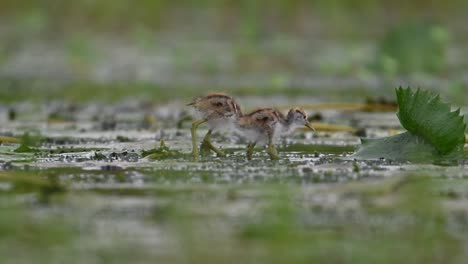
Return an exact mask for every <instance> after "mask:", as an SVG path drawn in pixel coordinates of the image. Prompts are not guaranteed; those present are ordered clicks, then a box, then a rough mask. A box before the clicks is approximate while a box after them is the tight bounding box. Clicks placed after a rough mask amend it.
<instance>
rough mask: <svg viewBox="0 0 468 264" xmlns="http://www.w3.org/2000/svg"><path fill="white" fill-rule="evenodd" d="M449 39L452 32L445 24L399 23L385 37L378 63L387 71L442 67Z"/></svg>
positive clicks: (377, 64) (436, 70)
mask: <svg viewBox="0 0 468 264" xmlns="http://www.w3.org/2000/svg"><path fill="white" fill-rule="evenodd" d="M448 42H449V33H448V31H447V30H446V29H445V28H443V27H442V26H439V25H435V24H432V23H425V22H418V23H409V24H402V25H399V26H397V27H395V28H393V29H391V30H390V31H388V32H387V34H386V35H385V36H384V37H383V39H382V40H381V42H380V44H379V50H378V54H377V59H376V67H377V68H378V69H379V70H381V71H383V72H385V73H387V74H395V73H411V72H438V71H441V70H443V69H444V67H445V63H446V52H447V48H448Z"/></svg>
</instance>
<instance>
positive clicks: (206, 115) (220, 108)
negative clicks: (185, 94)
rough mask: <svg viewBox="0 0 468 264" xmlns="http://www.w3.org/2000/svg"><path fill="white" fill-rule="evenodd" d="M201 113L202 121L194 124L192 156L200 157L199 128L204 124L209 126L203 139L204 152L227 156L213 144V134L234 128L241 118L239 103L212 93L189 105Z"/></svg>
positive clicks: (223, 95) (225, 96) (224, 95)
mask: <svg viewBox="0 0 468 264" xmlns="http://www.w3.org/2000/svg"><path fill="white" fill-rule="evenodd" d="M188 105H189V106H192V107H194V108H195V110H196V111H197V112H198V113H199V115H200V119H199V120H196V121H195V122H193V123H192V130H191V133H192V155H193V157H194V158H195V159H197V158H198V156H199V151H198V143H197V128H198V126H200V125H201V124H203V123H207V124H208V126H209V130H208V133H206V135H205V137H204V138H203V142H202V145H201V147H200V148H201V149H202V150H208V151H209V150H212V151H214V152H215V153H216V154H217V155H218V156H225V154H224V152H222V151H221V150H219V149H218V148H216V147H215V146H214V145H213V143H211V134H212V133H213V131H215V130H221V129H229V128H233V127H234V125H235V122H236V121H237V119H238V118H239V117H241V116H242V115H243V114H242V110H241V108H240V105H239V104H238V103H237V101H236V100H235V99H234V98H232V97H231V96H229V95H227V94H222V93H212V94H208V95H206V96H202V97H197V98H195V99H194V100H193V101H192V102H191V103H189V104H188Z"/></svg>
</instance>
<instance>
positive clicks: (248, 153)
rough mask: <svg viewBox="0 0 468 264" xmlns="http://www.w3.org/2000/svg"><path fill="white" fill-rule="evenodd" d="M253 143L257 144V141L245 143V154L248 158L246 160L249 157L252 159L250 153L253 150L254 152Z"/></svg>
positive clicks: (251, 153)
mask: <svg viewBox="0 0 468 264" xmlns="http://www.w3.org/2000/svg"><path fill="white" fill-rule="evenodd" d="M255 145H257V142H250V143H249V144H248V145H247V152H246V156H247V159H248V160H251V159H252V155H253V152H254V148H255Z"/></svg>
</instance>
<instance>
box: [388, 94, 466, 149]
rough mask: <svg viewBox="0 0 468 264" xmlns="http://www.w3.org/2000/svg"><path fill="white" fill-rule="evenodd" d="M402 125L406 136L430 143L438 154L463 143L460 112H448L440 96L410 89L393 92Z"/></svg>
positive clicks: (463, 124) (446, 105) (448, 108)
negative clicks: (414, 91)
mask: <svg viewBox="0 0 468 264" xmlns="http://www.w3.org/2000/svg"><path fill="white" fill-rule="evenodd" d="M396 94H397V100H398V108H399V110H398V113H397V116H398V118H399V119H400V123H401V125H402V126H403V127H404V128H405V129H406V130H408V131H409V132H411V133H413V134H415V135H418V136H421V137H423V138H424V139H426V140H427V141H429V142H430V143H431V144H432V145H433V146H434V147H436V148H437V150H439V152H440V153H441V154H447V153H449V152H451V151H452V150H454V149H455V148H456V147H457V146H459V145H460V144H462V145H463V144H464V143H465V123H464V121H463V116H461V115H460V109H458V110H456V111H453V112H451V111H450V105H448V104H446V103H443V102H442V101H441V100H440V97H439V95H436V94H433V93H431V92H429V91H421V90H419V89H418V90H417V91H416V93H413V91H411V89H410V88H407V89H403V88H401V87H400V88H398V89H396Z"/></svg>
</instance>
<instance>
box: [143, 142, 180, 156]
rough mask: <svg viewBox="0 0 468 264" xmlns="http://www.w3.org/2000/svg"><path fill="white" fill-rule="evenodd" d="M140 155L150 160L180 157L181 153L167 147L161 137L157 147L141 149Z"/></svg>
mask: <svg viewBox="0 0 468 264" xmlns="http://www.w3.org/2000/svg"><path fill="white" fill-rule="evenodd" d="M141 156H142V157H144V158H148V159H151V160H160V159H168V158H176V157H181V156H183V154H182V153H180V152H179V151H175V150H171V149H169V147H167V146H166V143H164V140H162V139H161V141H160V142H159V147H158V148H154V149H149V150H142V151H141Z"/></svg>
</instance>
